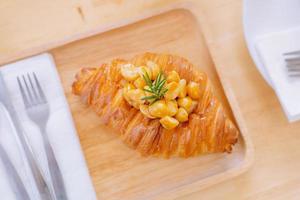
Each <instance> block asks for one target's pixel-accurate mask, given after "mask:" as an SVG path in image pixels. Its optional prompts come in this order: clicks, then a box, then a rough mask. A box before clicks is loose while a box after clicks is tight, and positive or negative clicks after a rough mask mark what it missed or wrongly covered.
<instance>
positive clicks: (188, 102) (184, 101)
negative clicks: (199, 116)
mask: <svg viewBox="0 0 300 200" xmlns="http://www.w3.org/2000/svg"><path fill="white" fill-rule="evenodd" d="M192 102H193V100H192V99H191V97H188V96H187V97H184V98H179V99H178V100H177V103H178V105H179V106H180V107H182V108H184V109H185V110H186V111H187V112H189V110H190V109H191V107H192Z"/></svg>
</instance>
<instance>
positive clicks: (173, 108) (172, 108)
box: [166, 100, 178, 116]
mask: <svg viewBox="0 0 300 200" xmlns="http://www.w3.org/2000/svg"><path fill="white" fill-rule="evenodd" d="M166 104H167V107H168V112H169V114H168V115H169V116H174V115H176V113H177V111H178V105H177V101H176V100H171V101H166Z"/></svg>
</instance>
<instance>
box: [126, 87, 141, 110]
mask: <svg viewBox="0 0 300 200" xmlns="http://www.w3.org/2000/svg"><path fill="white" fill-rule="evenodd" d="M144 96H145V93H144V91H143V90H141V89H133V90H129V91H128V92H126V93H125V94H124V97H125V99H126V100H127V102H128V103H129V104H130V105H132V106H133V107H135V108H136V109H139V106H140V105H141V104H143V103H144V102H145V101H144V100H142V98H143V97H144Z"/></svg>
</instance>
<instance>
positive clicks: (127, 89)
mask: <svg viewBox="0 0 300 200" xmlns="http://www.w3.org/2000/svg"><path fill="white" fill-rule="evenodd" d="M133 89H135V87H134V85H132V84H131V83H128V82H127V83H125V85H124V87H123V94H124V93H126V92H128V91H129V90H133Z"/></svg>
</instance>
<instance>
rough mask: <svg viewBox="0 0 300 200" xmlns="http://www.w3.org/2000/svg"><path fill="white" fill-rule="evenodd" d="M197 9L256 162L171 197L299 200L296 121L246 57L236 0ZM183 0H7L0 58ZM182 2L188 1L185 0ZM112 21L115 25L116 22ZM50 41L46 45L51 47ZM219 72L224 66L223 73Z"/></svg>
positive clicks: (207, 0) (2, 6) (0, 13)
mask: <svg viewBox="0 0 300 200" xmlns="http://www.w3.org/2000/svg"><path fill="white" fill-rule="evenodd" d="M191 1H194V2H197V3H199V4H200V5H201V7H202V8H203V21H202V23H203V31H204V35H205V37H206V40H207V42H208V47H209V49H210V51H211V54H212V57H213V60H214V62H215V63H216V65H218V66H221V67H222V68H223V69H226V72H227V73H228V74H227V76H229V77H232V78H231V79H230V81H229V82H230V84H231V86H232V88H233V91H232V92H233V93H234V95H235V97H236V103H237V104H238V106H239V107H240V109H241V113H242V115H243V117H244V119H245V124H246V127H247V129H248V132H249V134H250V136H251V138H252V140H253V144H254V149H255V161H254V164H253V166H252V167H251V168H250V170H249V171H248V172H246V173H244V174H242V175H240V176H239V177H236V178H234V179H232V180H228V181H226V182H223V183H219V184H217V185H214V186H212V187H210V188H207V189H204V190H200V191H197V192H195V193H192V194H189V195H187V196H184V197H179V198H177V199H197V200H198V199H216V200H219V199H253V200H254V199H255V200H257V199H272V200H277V199H284V200H285V199H299V198H300V172H299V169H300V159H299V158H300V122H296V123H292V124H289V123H288V121H287V119H286V118H285V116H284V114H283V111H282V108H281V106H280V104H279V101H278V99H277V98H276V96H275V94H274V92H273V90H272V89H271V88H270V87H269V86H268V85H267V83H266V82H265V81H264V80H263V78H262V77H261V75H260V74H259V72H258V71H257V69H256V68H255V66H254V63H253V61H252V60H251V57H250V56H249V53H248V50H247V47H246V44H245V40H244V36H243V29H242V0H191ZM180 2H181V0H147V1H146V0H145V1H138V0H136V1H134V0H65V1H60V0H49V1H35V0H27V1H21V0H9V1H1V3H0V63H6V62H9V61H12V60H14V59H16V58H18V57H19V56H20V55H22V56H26V55H28V54H30V52H28V49H34V51H38V50H39V49H43V47H44V45H46V44H47V46H53V47H54V46H56V45H57V44H58V43H61V41H64V40H66V38H68V40H72V39H75V38H76V37H77V36H78V35H80V34H82V33H85V32H89V33H92V32H93V31H99V30H106V29H110V28H112V27H111V24H112V23H113V22H117V24H119V25H122V24H123V22H124V19H131V20H132V21H135V20H136V19H138V18H139V16H141V15H149V13H150V11H151V10H156V9H161V8H166V7H168V6H170V5H172V4H174V3H180ZM185 2H186V0H185ZM114 24H115V23H114ZM49 44H50V45H49ZM223 71H224V70H223Z"/></svg>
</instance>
